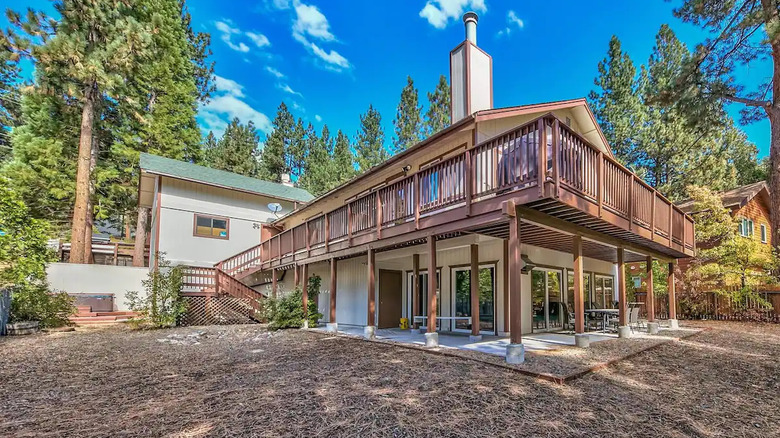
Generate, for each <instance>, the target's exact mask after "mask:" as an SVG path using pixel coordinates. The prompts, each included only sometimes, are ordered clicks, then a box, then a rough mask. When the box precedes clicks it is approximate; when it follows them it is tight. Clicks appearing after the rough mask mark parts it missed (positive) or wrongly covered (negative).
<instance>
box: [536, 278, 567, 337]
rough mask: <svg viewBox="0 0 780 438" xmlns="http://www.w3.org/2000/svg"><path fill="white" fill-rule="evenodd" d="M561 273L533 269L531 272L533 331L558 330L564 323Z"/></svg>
mask: <svg viewBox="0 0 780 438" xmlns="http://www.w3.org/2000/svg"><path fill="white" fill-rule="evenodd" d="M562 276H563V273H562V271H560V270H557V269H547V268H534V269H533V270H532V271H531V299H532V304H533V330H534V331H545V330H560V329H561V328H562V327H563V322H564V314H563V312H565V310H564V304H563V289H562V287H563V283H562V281H561V278H562Z"/></svg>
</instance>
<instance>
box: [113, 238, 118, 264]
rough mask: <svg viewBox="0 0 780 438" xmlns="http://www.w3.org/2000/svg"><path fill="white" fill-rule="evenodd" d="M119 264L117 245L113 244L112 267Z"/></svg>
mask: <svg viewBox="0 0 780 438" xmlns="http://www.w3.org/2000/svg"><path fill="white" fill-rule="evenodd" d="M118 264H119V243H114V266H117V265H118Z"/></svg>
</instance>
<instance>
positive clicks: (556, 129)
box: [552, 118, 561, 198]
mask: <svg viewBox="0 0 780 438" xmlns="http://www.w3.org/2000/svg"><path fill="white" fill-rule="evenodd" d="M560 160H561V126H560V122H559V121H558V119H557V118H556V119H555V120H553V127H552V177H553V183H554V184H555V193H554V194H553V197H554V198H558V197H560V195H561V171H560V168H559V165H560Z"/></svg>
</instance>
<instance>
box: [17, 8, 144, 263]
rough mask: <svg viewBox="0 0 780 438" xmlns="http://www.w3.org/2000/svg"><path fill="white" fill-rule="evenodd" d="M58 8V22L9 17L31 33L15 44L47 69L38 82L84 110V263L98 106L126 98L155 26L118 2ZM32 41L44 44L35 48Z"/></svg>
mask: <svg viewBox="0 0 780 438" xmlns="http://www.w3.org/2000/svg"><path fill="white" fill-rule="evenodd" d="M55 9H56V10H57V12H58V14H59V20H58V21H54V20H50V19H49V18H48V17H46V16H44V14H42V13H35V12H34V11H30V12H29V13H28V14H27V16H26V20H25V21H24V22H22V19H21V16H20V15H19V14H17V13H15V12H9V21H10V22H11V23H12V24H13V25H15V26H16V27H17V28H19V29H22V30H23V31H25V32H26V33H27V34H28V35H29V36H30V38H22V37H18V38H16V39H15V40H14V41H13V43H14V46H15V50H16V51H17V53H30V54H31V55H32V56H33V57H34V58H35V60H36V61H37V63H38V65H37V67H38V69H40V70H42V71H44V72H45V73H46V74H45V75H41V76H40V77H39V78H38V79H39V85H40V86H42V87H44V88H46V89H51V90H53V91H54V90H64V91H65V92H66V93H67V94H68V95H70V96H76V99H77V101H78V105H79V107H80V109H81V123H80V133H79V149H78V151H79V153H78V160H77V167H76V168H77V171H76V194H75V201H74V208H73V223H72V227H71V262H72V263H84V262H85V261H86V260H85V253H86V250H85V248H86V247H87V246H88V245H89V243H88V242H86V239H85V236H86V235H87V226H88V220H89V217H90V211H88V207H89V204H90V200H91V198H92V193H90V185H91V181H92V177H93V175H92V173H91V169H92V166H91V154H92V150H93V145H92V141H93V138H94V134H95V133H94V128H95V125H96V124H97V123H98V121H99V110H100V105H101V102H102V100H104V99H111V100H113V101H120V100H123V99H124V96H125V93H124V91H125V90H126V84H127V82H128V81H127V79H128V78H129V77H131V76H132V75H133V74H134V73H135V71H136V70H137V68H138V66H141V65H143V64H144V62H145V61H146V59H147V56H148V53H149V52H148V48H149V46H150V39H151V35H152V29H151V26H149V25H148V23H143V22H142V21H139V20H138V14H139V10H138V9H136V8H133V7H132V5H130V4H128V3H127V2H123V1H119V0H106V1H102V2H75V1H61V2H57V3H55ZM33 39H34V40H36V41H37V40H40V41H41V44H39V45H34V46H32V47H31V45H32V44H33V43H32V40H33ZM87 66H88V67H89V68H86V67H87ZM41 79H45V81H41Z"/></svg>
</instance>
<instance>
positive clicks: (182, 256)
mask: <svg viewBox="0 0 780 438" xmlns="http://www.w3.org/2000/svg"><path fill="white" fill-rule="evenodd" d="M272 202H278V203H279V204H281V205H282V212H280V213H279V215H280V216H281V215H284V214H286V213H287V212H289V211H292V209H293V204H292V203H291V202H287V201H280V200H278V199H273V198H269V197H265V196H259V195H253V194H248V193H242V192H238V191H235V190H227V189H222V188H218V187H211V186H207V185H204V184H197V183H192V182H187V181H181V180H176V179H172V178H163V179H162V189H161V200H160V205H161V208H160V236H159V240H160V243H159V250H160V252H161V253H165V257H166V258H167V259H168V260H169V261H171V262H173V263H176V264H186V265H193V266H212V265H213V264H214V263H217V262H219V261H221V260H224V259H225V258H227V257H230V256H232V255H235V254H237V253H239V252H241V251H243V250H245V249H248V248H251V247H253V246H255V245H257V244H259V243H260V225H261V224H264V223H268V222H270V221H272V220H273V219H275V218H276V216H275V215H274V214H273V213H272V212H271V211H270V210H269V209H268V204H269V203H272ZM196 213H197V214H205V215H211V216H220V217H227V218H228V219H229V220H230V223H229V238H228V239H217V238H209V237H200V236H195V235H194V233H193V229H194V220H195V214H196Z"/></svg>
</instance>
